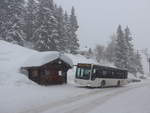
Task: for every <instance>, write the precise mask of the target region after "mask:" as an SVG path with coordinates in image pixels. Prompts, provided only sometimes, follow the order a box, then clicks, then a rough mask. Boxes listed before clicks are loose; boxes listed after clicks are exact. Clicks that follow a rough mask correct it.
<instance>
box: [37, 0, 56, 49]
mask: <svg viewBox="0 0 150 113" xmlns="http://www.w3.org/2000/svg"><path fill="white" fill-rule="evenodd" d="M38 8H39V10H38V13H37V17H38V18H37V25H38V28H37V30H36V32H35V35H34V37H35V38H36V42H35V48H36V49H37V50H40V51H46V50H57V47H56V45H57V44H58V43H59V42H58V30H57V19H56V18H55V15H54V3H53V0H39V7H38Z"/></svg>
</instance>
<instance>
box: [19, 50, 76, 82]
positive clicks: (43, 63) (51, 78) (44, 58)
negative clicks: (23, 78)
mask: <svg viewBox="0 0 150 113" xmlns="http://www.w3.org/2000/svg"><path fill="white" fill-rule="evenodd" d="M72 66H73V63H72V60H71V59H70V58H68V57H67V56H66V55H64V54H61V53H59V52H40V53H38V54H35V55H33V56H32V57H31V58H29V60H28V61H27V62H26V63H25V64H24V66H23V67H22V68H21V70H24V71H26V73H27V75H28V77H29V79H31V80H33V81H35V82H37V83H38V84H41V85H50V84H62V83H67V71H68V69H70V68H72Z"/></svg>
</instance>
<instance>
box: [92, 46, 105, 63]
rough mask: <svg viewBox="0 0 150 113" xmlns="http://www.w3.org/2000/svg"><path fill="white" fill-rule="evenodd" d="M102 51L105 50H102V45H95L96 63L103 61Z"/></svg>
mask: <svg viewBox="0 0 150 113" xmlns="http://www.w3.org/2000/svg"><path fill="white" fill-rule="evenodd" d="M104 50H105V48H104V46H102V45H96V48H95V52H94V53H95V58H96V60H97V62H99V63H100V62H101V60H103V59H104V54H105V53H104Z"/></svg>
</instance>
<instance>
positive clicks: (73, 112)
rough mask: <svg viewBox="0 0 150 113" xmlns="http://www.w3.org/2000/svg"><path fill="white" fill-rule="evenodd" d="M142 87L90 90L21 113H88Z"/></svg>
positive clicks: (138, 85)
mask: <svg viewBox="0 0 150 113" xmlns="http://www.w3.org/2000/svg"><path fill="white" fill-rule="evenodd" d="M144 86H145V84H137V85H136V86H129V87H128V86H127V87H120V88H104V89H98V90H94V91H92V89H91V91H90V92H89V93H86V94H80V95H77V96H74V97H69V98H67V99H63V100H61V101H57V102H53V103H47V104H46V105H42V106H36V107H35V108H32V109H29V110H26V111H24V112H21V113H43V112H45V111H49V112H46V113H88V112H90V111H91V110H93V109H94V108H96V107H98V106H100V105H102V104H103V103H105V102H106V101H108V100H109V99H110V98H112V97H114V96H117V95H119V94H122V93H124V92H127V91H130V90H132V89H135V88H140V87H144ZM102 95H103V96H102ZM94 96H95V98H94ZM90 97H92V99H90ZM84 100H87V103H86V104H85V103H84V104H80V102H81V101H84ZM78 103H79V104H78ZM74 105H76V106H74ZM89 106H90V107H89ZM69 107H71V108H69ZM68 108H69V110H68ZM51 111H53V112H51Z"/></svg>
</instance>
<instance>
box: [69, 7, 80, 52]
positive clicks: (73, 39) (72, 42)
mask: <svg viewBox="0 0 150 113" xmlns="http://www.w3.org/2000/svg"><path fill="white" fill-rule="evenodd" d="M69 22H70V23H69V24H70V26H69V27H70V30H69V32H68V33H69V36H70V37H69V38H70V39H69V43H68V44H69V45H68V46H69V50H70V52H71V53H74V52H75V51H76V50H77V49H79V42H78V41H79V40H78V39H77V34H76V32H77V30H78V28H79V26H78V22H77V18H76V15H75V9H74V7H72V9H71V15H70V17H69Z"/></svg>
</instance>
